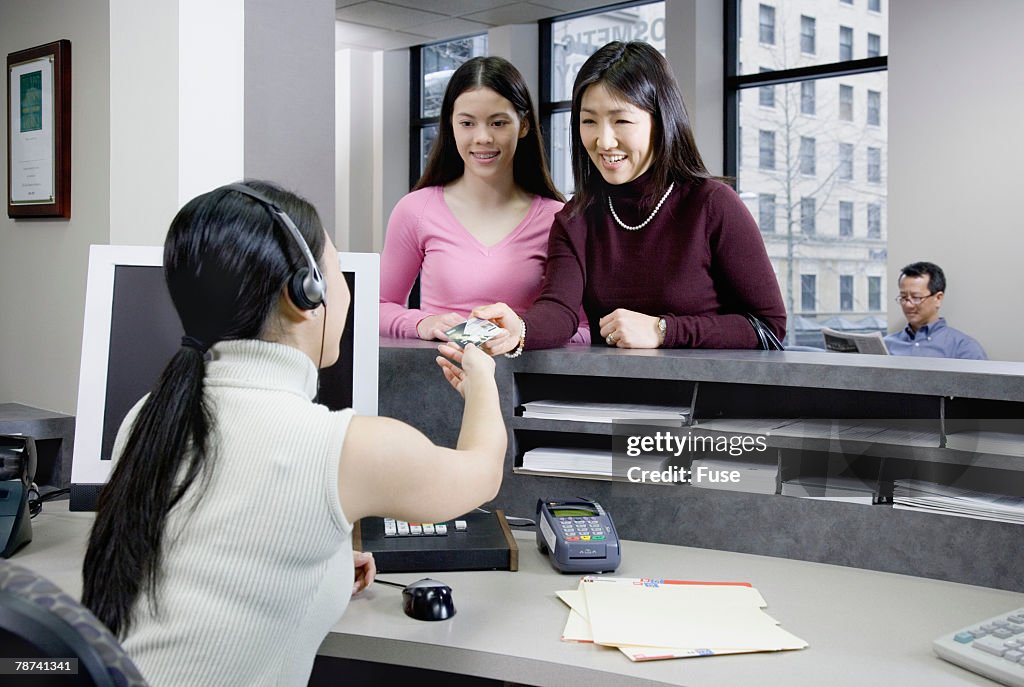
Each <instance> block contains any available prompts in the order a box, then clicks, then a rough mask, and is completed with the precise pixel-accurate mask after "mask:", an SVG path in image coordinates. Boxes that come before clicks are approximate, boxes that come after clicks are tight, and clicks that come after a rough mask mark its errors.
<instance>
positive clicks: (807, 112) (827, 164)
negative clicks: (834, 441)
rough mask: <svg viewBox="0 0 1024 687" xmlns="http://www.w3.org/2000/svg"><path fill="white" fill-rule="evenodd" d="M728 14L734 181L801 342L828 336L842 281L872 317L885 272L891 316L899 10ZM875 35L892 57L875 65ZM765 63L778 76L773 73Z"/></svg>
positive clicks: (797, 6) (759, 3)
mask: <svg viewBox="0 0 1024 687" xmlns="http://www.w3.org/2000/svg"><path fill="white" fill-rule="evenodd" d="M712 4H716V3H712ZM723 6H724V14H725V17H724V22H725V27H726V35H725V43H724V48H725V60H724V64H725V84H724V86H725V90H724V96H725V97H724V109H725V112H723V115H724V117H723V121H724V122H725V125H726V129H725V139H726V150H725V160H724V162H725V164H724V169H723V174H724V175H725V176H729V177H732V178H734V179H735V180H736V189H737V191H738V192H739V193H740V195H741V196H742V197H743V198H744V200H745V202H746V203H747V205H748V206H749V207H750V210H751V212H753V214H754V218H755V219H758V221H759V225H760V227H761V231H762V234H761V235H762V236H763V237H764V239H765V241H764V243H765V248H766V249H767V251H768V257H769V259H770V260H771V262H772V265H773V267H774V268H775V274H776V277H777V279H778V281H779V285H780V287H781V288H780V290H781V291H782V294H783V299H784V301H785V306H786V310H787V312H789V313H790V315H791V316H792V321H793V324H792V326H791V331H790V335H791V341H792V342H793V343H808V342H810V341H812V340H814V339H815V335H817V340H820V336H821V335H820V333H818V330H817V328H818V327H820V325H821V323H822V322H823V321H824V320H825V319H826V318H829V317H832V316H835V315H836V314H839V309H838V308H839V294H838V285H839V277H840V276H842V275H852V276H853V279H854V287H855V289H856V298H855V299H854V303H853V307H855V308H856V309H857V310H856V312H860V311H861V310H864V311H865V312H866V306H867V303H868V300H867V295H866V292H864V291H863V290H864V289H866V288H868V287H867V284H866V283H865V281H864V280H865V279H866V278H867V275H882V276H881V279H882V282H881V291H882V293H881V295H880V298H881V301H880V303H879V305H880V308H879V310H875V311H872V312H871V314H872V315H878V316H880V317H882V318H884V317H886V316H887V313H886V309H887V307H894V306H895V303H892V302H891V299H889V298H886V297H885V296H886V295H888V293H887V292H886V291H885V286H886V284H887V276H886V275H887V270H888V265H887V264H886V261H887V251H888V247H887V245H886V243H885V240H886V236H887V233H888V232H887V228H883V226H882V222H883V221H885V218H884V217H882V214H881V213H882V212H883V211H884V208H885V207H886V194H887V188H886V182H887V179H886V178H885V177H886V176H887V175H886V172H885V169H884V168H883V167H882V166H881V165H882V164H885V163H887V161H888V157H887V156H888V152H887V151H888V140H887V139H888V131H887V129H886V127H887V121H886V120H887V116H886V111H885V110H883V109H882V108H883V106H887V105H888V100H887V99H888V98H889V95H888V93H889V92H888V73H887V71H886V70H887V64H888V59H887V57H886V55H885V52H884V51H886V50H888V42H889V35H888V34H887V33H886V28H885V27H886V26H887V25H888V16H887V13H888V11H889V4H888V3H885V4H882V3H881V2H879V3H878V4H877V6H876V5H869V0H851V2H850V3H843V2H840V0H817V1H811V0H755V1H754V2H750V1H749V0H743V4H742V12H740V11H739V8H740V4H739V0H724V2H723ZM869 7H872V8H875V7H877V9H874V11H869V9H868V8H869ZM762 8H764V9H763V11H762ZM741 24H743V26H742V33H743V36H744V37H743V40H739V38H738V34H739V32H740V25H741ZM840 25H842V29H843V30H842V32H840ZM868 33H874V34H877V35H879V36H880V37H881V38H880V41H879V43H880V45H879V49H880V51H881V54H879V55H878V56H877V57H873V58H871V59H870V60H866V59H861V58H865V57H866V55H867V50H868V47H869V46H868V41H869V38H868ZM837 34H838V35H837ZM759 38H760V39H761V40H758V39H759ZM837 38H838V39H839V40H838V41H837ZM897 38H898V37H897ZM870 40H871V41H872V46H871V48H872V49H873V40H874V39H870ZM769 41H770V43H769ZM840 42H841V43H842V44H843V46H844V47H843V53H842V54H840V47H839V43H840ZM855 42H857V45H854V43H855ZM862 42H863V45H861V43H862ZM764 67H768V68H771V70H772V72H771V74H764V73H762V71H761V70H762V68H764ZM769 84H771V86H772V90H773V93H772V94H771V96H772V99H773V102H774V107H763V106H762V105H761V102H762V101H761V97H762V94H763V97H764V98H765V99H766V101H765V102H767V98H768V94H767V93H766V92H764V91H763V90H762V89H764V88H765V87H766V86H768V85H769ZM840 86H842V89H840ZM748 89H749V90H748ZM741 95H742V98H741ZM740 131H742V136H741V135H739V132H740ZM743 137H745V140H742V141H741V138H743ZM741 142H742V145H741ZM869 147H871V148H877V149H878V150H879V151H880V154H879V160H880V164H879V175H880V180H879V181H873V182H869V181H868V176H867V171H868V170H867V167H866V161H867V153H866V151H867V149H868V148H869ZM741 151H742V155H740V152H741ZM869 205H873V206H874V207H873V208H872V207H869ZM865 210H866V211H867V223H865V214H864V213H865ZM772 232H774V234H773V233H772ZM805 232H806V233H805ZM812 232H813V233H812ZM790 239H793V240H790ZM864 244H867V246H865V245H864ZM805 276H806V279H805V278H804V277H805ZM818 284H821V285H822V287H821V288H822V291H821V294H820V301H821V302H820V305H819V303H818V300H819V295H818V293H817V291H816V289H817V286H818ZM841 314H842V315H843V316H844V317H849V316H850V313H841ZM797 315H803V316H804V317H802V318H798V317H797Z"/></svg>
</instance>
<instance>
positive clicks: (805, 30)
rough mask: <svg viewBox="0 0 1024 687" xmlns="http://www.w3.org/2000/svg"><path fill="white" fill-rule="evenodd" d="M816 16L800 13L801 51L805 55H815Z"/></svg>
mask: <svg viewBox="0 0 1024 687" xmlns="http://www.w3.org/2000/svg"><path fill="white" fill-rule="evenodd" d="M814 24H815V20H814V17H806V16H803V15H800V52H802V53H804V54H805V55H813V54H814V53H815V49H814V39H815V26H814Z"/></svg>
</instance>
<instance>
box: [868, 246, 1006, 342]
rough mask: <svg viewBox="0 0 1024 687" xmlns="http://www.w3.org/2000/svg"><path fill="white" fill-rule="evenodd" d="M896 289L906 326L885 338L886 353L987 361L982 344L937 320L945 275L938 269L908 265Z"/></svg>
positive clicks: (914, 264) (936, 267)
mask: <svg viewBox="0 0 1024 687" xmlns="http://www.w3.org/2000/svg"><path fill="white" fill-rule="evenodd" d="M899 287H900V295H899V296H897V297H896V302H897V303H899V304H900V307H901V308H903V316H904V317H906V318H907V326H906V327H905V328H904V329H903V331H899V332H895V333H893V334H890V335H888V336H887V337H885V345H886V346H887V347H888V349H889V353H891V354H892V355H912V356H918V357H929V358H967V359H970V360H988V356H987V355H985V350H984V349H983V348H982V347H981V344H979V343H978V342H977V341H975V340H974V339H972V338H971V337H969V336H967V335H966V334H964V333H963V332H962V331H960V330H959V329H953V328H952V327H950V326H948V325H947V324H946V319H945V318H943V317H939V308H941V307H942V298H943V297H944V296H945V291H946V275H945V274H944V273H943V271H942V268H941V267H939V266H938V265H936V264H934V263H931V262H914V263H911V264H909V265H907V266H906V267H904V268H903V269H902V270H900V278H899Z"/></svg>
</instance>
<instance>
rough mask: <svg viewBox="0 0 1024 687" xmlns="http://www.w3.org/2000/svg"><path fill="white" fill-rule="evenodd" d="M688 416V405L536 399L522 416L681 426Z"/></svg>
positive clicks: (525, 409) (524, 410)
mask: <svg viewBox="0 0 1024 687" xmlns="http://www.w3.org/2000/svg"><path fill="white" fill-rule="evenodd" d="M689 416H690V408H689V406H667V405H655V404H645V403H589V402H583V401H556V400H539V401H529V402H527V403H524V404H523V417H532V418H544V419H548V420H573V421H576V422H607V423H611V422H613V421H626V422H631V421H641V420H662V421H667V422H672V423H683V422H685V421H686V420H687V418H689Z"/></svg>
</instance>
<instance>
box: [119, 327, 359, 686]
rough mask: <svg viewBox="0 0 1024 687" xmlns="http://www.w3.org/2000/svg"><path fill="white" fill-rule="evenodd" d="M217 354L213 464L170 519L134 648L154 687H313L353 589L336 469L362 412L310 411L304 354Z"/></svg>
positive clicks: (258, 347)
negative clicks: (324, 644)
mask: <svg viewBox="0 0 1024 687" xmlns="http://www.w3.org/2000/svg"><path fill="white" fill-rule="evenodd" d="M212 353H213V357H212V360H210V361H209V362H208V363H207V364H206V380H205V384H206V386H205V395H206V401H207V403H208V405H209V408H210V410H211V414H212V416H213V418H214V431H213V433H212V434H211V436H210V442H209V446H210V447H211V448H213V449H214V451H215V452H214V453H213V454H212V455H211V456H210V458H211V460H210V461H209V465H210V466H213V469H212V471H209V473H210V474H209V480H208V481H207V482H205V483H204V482H203V481H202V479H199V480H197V481H196V482H195V483H194V484H193V486H192V487H191V489H190V491H189V494H187V495H186V497H185V498H184V499H182V501H181V502H180V503H179V504H178V505H177V506H176V507H175V508H174V509H173V510H172V511H171V513H170V514H169V516H168V520H167V529H166V530H165V534H164V550H163V557H162V561H161V566H160V571H161V577H160V580H159V586H158V595H157V598H156V601H157V605H156V608H155V609H154V607H153V605H152V604H151V603H150V601H149V599H148V597H145V596H140V598H139V601H137V602H136V605H135V615H134V619H133V624H132V627H131V629H130V632H129V634H128V636H127V637H126V638H125V641H124V642H123V644H124V648H125V649H126V650H127V651H128V654H129V655H130V656H131V658H132V660H133V661H135V663H136V665H138V667H139V670H140V671H141V672H142V675H143V676H144V677H145V678H146V679H147V680H148V681H149V683H150V684H151V685H152V686H153V687H184V686H186V685H189V686H192V685H217V686H218V687H224V686H227V685H239V686H242V685H245V686H246V687H253V686H255V685H305V684H306V683H307V682H308V680H309V675H310V672H311V671H312V668H313V659H314V658H315V656H316V652H317V648H318V647H319V646H320V642H321V641H322V640H323V638H324V637H325V636H326V635H327V632H328V631H329V630H330V628H331V627H332V626H333V625H334V624H335V623H337V622H338V620H339V619H340V618H341V615H342V613H344V611H345V608H346V606H347V605H348V601H349V596H350V595H351V591H352V583H353V563H352V547H351V541H350V534H351V531H352V525H351V524H350V523H349V522H348V520H347V519H346V517H345V515H344V513H343V512H342V510H341V506H340V505H339V503H338V460H339V458H340V456H341V447H342V443H343V442H344V440H345V432H346V431H347V429H348V425H349V421H350V420H351V418H352V414H353V413H352V410H351V409H346V410H343V411H340V412H332V411H329V410H328V409H327V408H326V407H324V406H320V405H316V404H314V403H312V401H311V399H312V398H313V396H314V395H315V393H316V379H317V371H316V368H315V366H314V365H313V363H312V362H311V361H310V359H309V357H308V356H306V355H305V354H304V353H302V352H301V351H299V350H298V349H295V348H292V347H290V346H285V345H280V344H272V343H267V342H264V341H252V340H248V341H228V342H222V343H219V344H217V345H216V346H214V347H213V349H212ZM139 407H141V403H140V404H139V405H138V406H136V408H134V409H133V410H132V412H130V413H129V415H128V417H127V418H126V419H125V422H124V424H122V427H121V431H120V432H119V435H118V440H117V444H116V445H115V454H118V453H119V452H120V446H121V445H122V442H123V441H124V440H125V439H126V437H125V436H123V435H124V434H125V427H128V426H130V423H131V422H132V421H133V420H134V417H135V413H136V412H137V410H138V408H139ZM199 493H201V495H202V498H201V499H198V502H197V500H196V495H197V494H199Z"/></svg>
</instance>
